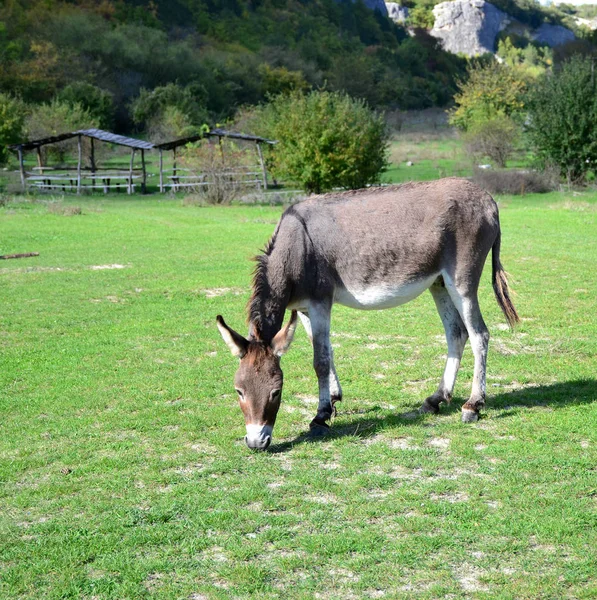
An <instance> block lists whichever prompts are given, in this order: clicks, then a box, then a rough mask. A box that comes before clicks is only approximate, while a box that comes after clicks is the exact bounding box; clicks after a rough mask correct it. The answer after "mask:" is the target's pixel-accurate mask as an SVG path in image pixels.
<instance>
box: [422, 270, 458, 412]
mask: <svg viewBox="0 0 597 600" xmlns="http://www.w3.org/2000/svg"><path fill="white" fill-rule="evenodd" d="M429 291H430V292H431V295H432V296H433V300H434V301H435V306H436V307H437V312H438V313H439V316H440V318H441V320H442V323H443V325H444V330H445V332H446V341H447V343H448V358H447V359H446V367H445V369H444V374H443V376H442V379H441V381H440V383H439V386H438V388H437V390H436V392H435V393H434V394H433V395H431V396H429V397H428V398H426V399H425V401H424V402H423V405H422V406H421V409H420V410H421V412H431V413H437V412H439V405H440V404H441V403H442V402H450V400H451V399H452V392H453V391H454V385H455V383H456V375H458V368H459V367H460V360H461V359H462V352H463V350H464V345H465V344H466V340H467V338H468V333H467V331H466V327H465V326H464V323H463V321H462V318H461V317H460V314H459V313H458V310H457V309H456V307H455V306H454V302H452V298H450V294H449V293H448V291H447V290H446V287H445V284H444V280H443V278H442V277H439V278H438V279H437V281H435V283H434V284H433V285H432V286H431V287H430V288H429Z"/></svg>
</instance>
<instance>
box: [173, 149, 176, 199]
mask: <svg viewBox="0 0 597 600" xmlns="http://www.w3.org/2000/svg"><path fill="white" fill-rule="evenodd" d="M172 157H173V158H172V189H173V190H174V191H176V189H177V188H176V146H174V148H172Z"/></svg>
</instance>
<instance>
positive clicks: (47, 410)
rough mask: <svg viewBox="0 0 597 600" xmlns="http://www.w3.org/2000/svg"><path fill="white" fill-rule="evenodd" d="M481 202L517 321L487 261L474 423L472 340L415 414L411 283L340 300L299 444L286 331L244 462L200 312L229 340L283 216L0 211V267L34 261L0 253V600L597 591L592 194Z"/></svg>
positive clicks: (434, 331) (108, 207)
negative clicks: (272, 405)
mask: <svg viewBox="0 0 597 600" xmlns="http://www.w3.org/2000/svg"><path fill="white" fill-rule="evenodd" d="M498 200H499V202H500V207H501V221H502V230H503V237H502V261H503V263H504V266H505V267H506V269H507V270H508V271H509V272H510V274H511V284H512V287H513V288H514V289H515V291H516V296H515V298H514V300H515V303H516V307H517V309H518V312H519V313H520V315H521V317H522V323H521V325H520V326H519V327H518V328H517V329H516V330H515V331H514V332H510V331H509V330H508V329H507V328H506V326H505V324H504V319H503V316H502V315H501V313H500V311H499V309H498V307H497V304H496V303H495V300H494V298H493V293H492V291H491V286H490V274H489V270H487V272H486V273H485V274H484V277H483V282H482V290H481V305H482V308H483V311H484V315H485V319H486V321H487V324H488V326H489V329H490V331H491V333H492V339H491V342H490V354H489V361H488V391H489V398H488V404H487V409H486V410H485V411H484V418H482V419H481V420H480V421H479V422H478V423H476V424H469V425H464V424H462V423H461V422H460V413H459V407H460V405H461V404H462V403H463V402H464V401H465V399H466V397H467V394H468V392H469V390H470V384H471V379H472V355H471V352H470V349H469V348H468V347H467V349H466V350H465V357H464V360H463V365H462V368H461V372H460V376H459V380H458V383H457V387H456V392H455V396H456V397H455V400H454V402H453V404H452V405H451V406H450V407H444V408H443V410H442V412H441V414H440V415H438V416H433V415H424V416H419V415H418V414H417V413H416V409H417V407H418V406H419V405H420V403H421V401H422V399H423V398H425V396H427V395H428V394H430V393H431V392H433V391H434V389H435V387H436V385H437V382H438V380H439V377H440V375H441V371H442V369H443V361H444V357H445V353H446V348H445V342H444V340H443V332H442V327H441V322H440V320H439V317H438V316H437V314H436V312H435V308H434V305H433V302H432V300H431V297H430V295H429V294H424V295H423V296H421V297H420V298H418V299H417V300H415V301H414V302H411V303H410V304H407V305H405V306H403V307H400V308H399V309H395V310H389V311H382V312H357V311H351V310H349V309H344V308H341V307H339V308H337V309H336V310H335V312H334V319H333V343H334V347H335V357H336V366H337V369H338V373H339V376H340V380H341V382H342V384H343V387H344V395H345V399H344V401H343V403H342V405H341V406H340V407H339V414H338V416H337V417H336V419H335V421H334V423H333V428H332V430H333V432H332V434H331V435H330V436H328V437H326V438H323V439H311V438H309V437H308V435H307V433H308V424H309V422H310V420H311V418H312V417H313V416H314V414H315V410H316V396H317V384H316V379H315V376H314V374H313V372H312V368H311V360H312V357H311V352H310V348H309V344H308V340H307V337H306V335H305V333H304V331H302V330H299V331H298V332H297V336H296V340H295V342H294V344H293V346H292V347H291V349H290V352H289V353H288V355H287V356H285V357H284V359H283V367H284V370H285V375H286V377H285V388H284V399H283V404H282V408H281V410H280V413H279V415H278V421H277V424H276V429H275V431H274V442H273V444H272V446H271V449H270V450H269V451H267V452H263V453H255V452H251V451H249V450H248V449H247V448H246V446H245V444H244V442H243V436H244V434H245V428H244V423H243V419H242V415H241V412H240V409H239V408H238V406H237V400H236V398H235V393H234V388H233V382H232V378H233V374H234V371H235V367H236V359H234V358H233V357H232V356H231V355H230V353H229V351H228V349H227V348H226V347H225V345H224V344H223V342H222V340H221V339H220V337H219V334H218V332H217V329H216V327H215V316H216V315H217V314H220V313H221V314H223V315H224V316H225V318H226V319H227V321H228V323H229V324H230V325H231V326H233V327H235V328H237V329H239V330H244V328H245V325H244V320H245V315H244V306H245V303H246V300H247V298H248V294H249V281H250V273H251V270H252V267H253V265H252V263H251V262H250V260H249V259H250V257H251V256H253V255H254V254H255V253H256V252H257V251H258V249H259V248H260V247H262V246H263V245H264V243H265V242H266V241H267V239H268V237H269V236H270V234H271V232H272V231H273V228H274V225H275V223H276V221H277V219H278V217H279V215H280V213H281V211H282V208H281V207H269V206H257V205H254V206H232V207H201V206H184V205H183V204H182V203H181V201H180V200H176V199H167V198H165V197H158V196H153V197H140V196H133V197H125V196H120V197H105V198H104V197H92V198H79V199H76V198H73V199H72V200H68V201H64V202H59V203H57V204H56V203H53V204H52V203H48V202H47V201H43V200H38V201H35V202H26V201H20V202H18V201H17V202H14V201H13V202H10V203H9V204H8V205H7V206H5V207H0V254H8V253H17V252H39V253H40V256H39V257H37V258H28V259H22V260H7V261H0V306H1V307H2V310H0V348H1V354H0V482H1V484H0V597H1V598H11V599H12V598H23V599H24V598H27V599H39V598H48V599H58V598H86V599H89V600H91V599H102V600H103V599H108V598H111V599H118V600H120V599H128V598H160V599H161V598H172V599H174V598H176V599H179V598H180V599H188V600H204V599H209V600H212V599H228V598H264V599H270V598H272V599H273V598H284V599H311V598H324V599H328V598H329V599H336V598H338V599H340V598H341V599H349V598H355V599H361V598H429V599H431V598H433V599H435V598H465V597H469V598H487V599H489V598H491V599H495V598H504V599H507V598H517V599H520V598H586V599H588V598H595V597H596V596H597V580H596V579H595V573H596V572H597V556H596V554H595V548H596V547H597V466H596V465H597V380H596V379H595V373H596V367H597V359H596V358H595V357H596V356H597V311H596V310H595V297H596V296H597V280H596V278H595V264H597V245H596V244H595V239H597V193H595V192H585V193H582V194H580V195H579V194H572V193H552V194H548V195H543V196H526V197H504V198H499V199H498ZM77 207H80V208H81V211H79V210H76V209H77ZM79 212H80V213H81V214H77V213H79Z"/></svg>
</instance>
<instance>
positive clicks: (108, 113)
mask: <svg viewBox="0 0 597 600" xmlns="http://www.w3.org/2000/svg"><path fill="white" fill-rule="evenodd" d="M58 99H59V100H60V101H61V102H66V103H67V104H70V105H71V106H74V105H75V104H80V105H81V106H82V107H83V108H84V109H85V110H86V111H87V112H88V113H89V114H90V115H91V116H92V117H94V118H96V119H97V121H98V123H99V126H100V127H101V128H103V129H111V128H112V126H113V125H114V99H113V96H112V94H111V93H110V92H108V91H106V90H102V89H101V88H99V87H97V86H95V85H93V84H91V83H85V82H84V81H78V82H75V83H71V84H69V85H67V86H66V87H65V88H63V89H62V90H61V91H60V93H59V94H58Z"/></svg>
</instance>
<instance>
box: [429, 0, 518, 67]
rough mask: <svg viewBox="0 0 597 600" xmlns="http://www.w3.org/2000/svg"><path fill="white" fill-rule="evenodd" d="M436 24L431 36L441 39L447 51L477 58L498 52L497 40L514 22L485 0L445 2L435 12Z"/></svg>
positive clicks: (437, 6)
mask: <svg viewBox="0 0 597 600" xmlns="http://www.w3.org/2000/svg"><path fill="white" fill-rule="evenodd" d="M433 16H434V17H435V24H434V26H433V29H432V30H431V31H430V33H431V35H432V36H434V37H436V38H438V39H440V40H441V41H442V45H443V47H444V50H447V51H448V52H453V53H454V54H465V55H466V56H477V55H479V54H485V53H486V52H495V38H496V37H497V34H498V33H499V32H500V31H502V29H504V28H505V27H507V25H508V24H509V23H510V21H511V18H510V17H509V16H508V15H507V14H506V13H505V12H503V11H501V10H500V9H499V8H496V7H495V6H493V4H490V3H489V2H485V0H455V1H454V2H442V3H441V4H437V5H436V6H435V7H434V8H433Z"/></svg>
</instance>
